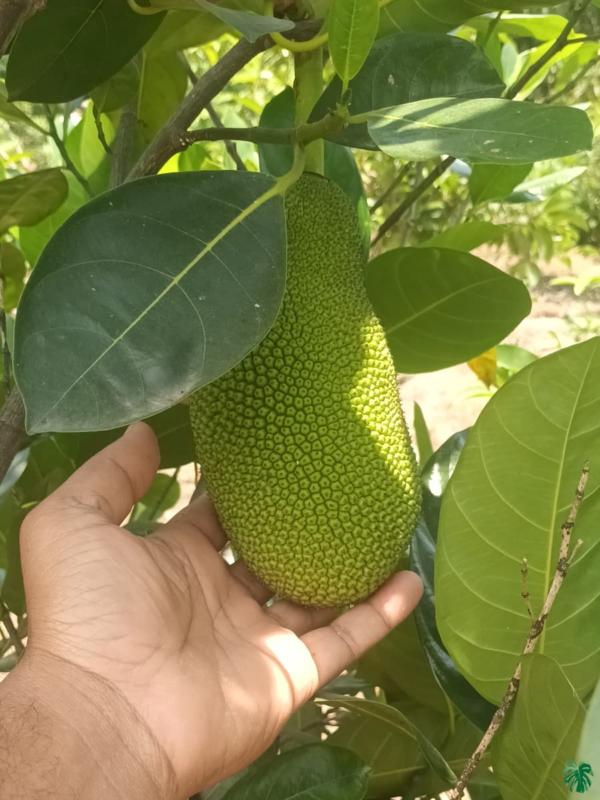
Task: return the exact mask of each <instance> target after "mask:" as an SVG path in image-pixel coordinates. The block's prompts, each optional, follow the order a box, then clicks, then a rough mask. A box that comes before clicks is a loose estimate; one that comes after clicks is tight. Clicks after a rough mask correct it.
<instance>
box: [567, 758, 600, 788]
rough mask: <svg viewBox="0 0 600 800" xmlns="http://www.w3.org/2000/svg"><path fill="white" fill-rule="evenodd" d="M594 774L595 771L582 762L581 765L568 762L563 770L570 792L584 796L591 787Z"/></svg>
mask: <svg viewBox="0 0 600 800" xmlns="http://www.w3.org/2000/svg"><path fill="white" fill-rule="evenodd" d="M593 774H594V771H593V770H592V768H591V766H590V765H589V764H586V763H585V762H584V761H580V762H579V764H578V763H577V762H576V761H567V764H566V766H565V768H564V769H563V775H564V778H563V780H564V782H565V783H566V784H567V786H568V787H569V791H570V792H573V791H575V792H577V793H578V794H583V793H584V792H587V790H588V789H589V788H590V787H591V785H592V779H591V778H590V775H593Z"/></svg>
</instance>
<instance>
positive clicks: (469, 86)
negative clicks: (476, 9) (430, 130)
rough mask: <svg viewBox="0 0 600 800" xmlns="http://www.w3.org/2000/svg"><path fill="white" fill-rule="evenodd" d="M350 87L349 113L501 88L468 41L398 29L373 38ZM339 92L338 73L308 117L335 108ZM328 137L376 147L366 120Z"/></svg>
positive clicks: (485, 94) (479, 94) (493, 92)
mask: <svg viewBox="0 0 600 800" xmlns="http://www.w3.org/2000/svg"><path fill="white" fill-rule="evenodd" d="M383 11H384V12H385V9H383ZM349 86H350V89H351V90H352V100H351V104H350V113H352V114H363V113H365V112H367V111H372V110H373V109H375V108H383V107H387V106H394V105H402V104H403V103H412V102H414V101H417V100H425V99H427V98H430V97H447V96H449V95H451V96H452V97H462V98H465V99H466V98H471V97H497V96H498V95H500V94H501V93H502V91H503V89H504V84H503V83H502V82H501V81H500V79H499V78H498V74H497V72H496V70H495V69H494V68H493V66H492V65H491V64H490V63H489V61H488V60H487V59H486V58H485V56H483V55H482V54H481V52H480V51H479V50H478V49H477V48H476V47H474V46H473V45H472V44H470V43H469V42H465V41H464V40H463V39H458V38H456V37H453V36H444V35H442V34H427V33H422V34H402V33H399V34H396V35H395V36H388V37H386V38H385V39H382V40H381V41H379V42H376V43H375V45H374V46H373V49H372V50H371V52H370V54H369V56H368V58H367V60H366V61H365V64H364V66H363V68H362V69H361V70H360V72H359V73H358V75H357V76H356V77H355V78H354V79H353V80H351V81H350V84H349ZM341 90H342V83H341V81H340V79H339V78H338V77H337V76H336V77H335V78H334V79H333V80H332V81H331V83H330V84H329V86H328V87H327V89H326V90H325V92H324V93H323V95H322V97H321V99H320V100H319V102H318V103H317V105H316V106H315V110H314V112H313V113H312V115H311V119H313V120H315V119H319V118H320V117H322V116H323V115H324V114H326V113H327V111H328V110H329V109H333V108H335V104H336V103H337V102H339V100H340V98H341ZM375 100H376V101H377V104H375ZM332 138H333V139H334V140H335V141H336V142H339V143H340V144H345V145H348V146H350V147H363V148H366V149H371V150H375V149H377V146H376V145H375V144H374V142H373V140H372V139H371V137H370V135H369V132H368V130H367V125H366V123H364V124H361V125H350V126H349V127H348V128H346V130H345V131H343V132H342V133H340V134H338V135H337V136H335V137H332Z"/></svg>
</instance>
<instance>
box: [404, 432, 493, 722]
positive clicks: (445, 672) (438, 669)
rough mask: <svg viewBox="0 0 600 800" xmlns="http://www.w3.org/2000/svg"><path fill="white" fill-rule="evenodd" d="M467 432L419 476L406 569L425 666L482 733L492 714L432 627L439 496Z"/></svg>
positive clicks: (454, 439) (452, 440)
mask: <svg viewBox="0 0 600 800" xmlns="http://www.w3.org/2000/svg"><path fill="white" fill-rule="evenodd" d="M467 433H468V431H461V432H460V433H455V434H454V435H453V436H451V437H450V439H448V440H447V441H446V442H444V444H443V445H442V446H441V447H440V448H439V450H437V451H436V452H435V453H434V455H433V456H432V458H431V459H430V460H429V461H428V462H427V464H426V465H425V468H424V469H423V472H422V484H423V507H422V513H421V518H420V520H419V523H418V525H417V530H416V531H415V535H414V537H413V540H412V542H411V546H410V568H411V569H412V570H414V571H415V572H416V573H417V574H418V575H420V577H421V580H422V581H423V585H424V593H423V598H422V600H421V602H420V603H419V605H418V606H417V608H416V609H415V620H416V623H417V628H418V631H419V635H420V637H421V642H422V643H423V647H424V649H425V653H426V655H427V658H428V659H429V665H430V667H431V669H432V670H433V674H434V675H435V677H436V678H437V680H438V683H439V684H440V686H441V687H442V689H443V690H444V691H445V692H446V694H447V695H448V697H449V698H450V700H451V701H452V702H453V703H454V705H455V706H456V707H457V708H458V709H459V710H460V711H461V713H462V714H464V715H465V717H467V719H469V720H470V721H471V722H472V723H473V724H474V725H476V726H477V727H479V728H480V729H481V730H485V729H486V728H487V726H488V725H489V723H490V721H491V719H492V716H493V714H494V711H495V707H494V706H492V705H491V704H490V703H488V702H487V700H484V699H483V697H481V695H479V694H478V693H477V692H476V691H475V689H473V687H472V686H471V685H470V684H469V683H468V682H467V681H466V680H465V678H463V676H462V675H461V674H460V672H459V671H458V669H457V667H456V664H455V663H454V662H453V661H452V659H451V658H450V656H449V655H448V652H447V650H446V648H445V647H444V645H443V644H442V640H441V638H440V635H439V633H438V630H437V627H436V623H435V596H434V588H433V587H434V556H435V549H436V545H437V532H438V522H439V516H440V507H441V502H442V494H443V492H444V490H445V488H446V486H447V484H448V481H449V480H450V476H451V475H452V473H453V472H454V468H455V467H456V464H457V462H458V458H459V456H460V454H461V452H462V449H463V447H464V444H465V442H466V440H467Z"/></svg>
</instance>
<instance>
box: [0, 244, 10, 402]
mask: <svg viewBox="0 0 600 800" xmlns="http://www.w3.org/2000/svg"><path fill="white" fill-rule="evenodd" d="M4 281H5V277H4V271H3V269H2V244H0V347H1V349H2V391H3V394H4V397H5V398H6V397H8V395H9V394H10V367H11V359H10V350H9V349H8V336H7V335H6V309H5V307H4Z"/></svg>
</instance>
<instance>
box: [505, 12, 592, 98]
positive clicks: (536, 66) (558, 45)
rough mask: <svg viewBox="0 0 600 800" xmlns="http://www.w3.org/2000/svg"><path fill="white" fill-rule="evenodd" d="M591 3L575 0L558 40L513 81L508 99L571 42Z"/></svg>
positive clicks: (515, 94) (507, 94) (508, 92)
mask: <svg viewBox="0 0 600 800" xmlns="http://www.w3.org/2000/svg"><path fill="white" fill-rule="evenodd" d="M590 3H591V0H575V3H574V4H573V11H572V13H571V14H570V15H569V20H568V22H567V24H566V25H565V27H564V28H563V29H562V31H561V32H560V34H559V35H558V36H557V37H556V41H555V42H554V44H553V45H552V47H551V48H550V49H549V50H547V51H546V52H545V53H544V54H543V55H541V56H540V57H539V58H538V60H537V61H534V63H533V64H532V65H531V66H530V67H529V69H528V70H527V71H526V72H525V74H524V75H522V76H521V77H520V78H519V80H518V81H516V82H515V83H513V85H512V86H511V87H510V88H509V89H508V91H507V92H506V93H505V95H504V97H505V98H506V99H507V100H512V99H513V98H514V97H516V96H517V95H518V94H519V92H520V91H521V89H522V88H523V87H524V86H526V85H527V84H528V83H529V81H530V80H531V79H532V78H533V77H535V76H536V75H537V73H538V72H539V71H540V70H541V69H542V67H544V66H546V64H547V63H548V62H549V61H550V59H551V58H552V57H553V56H555V55H556V53H559V52H560V51H561V50H562V49H563V48H564V47H566V46H567V45H568V44H571V42H569V41H568V39H569V34H570V33H571V31H572V30H573V28H574V27H575V25H576V24H577V21H578V20H579V18H580V17H581V15H582V14H583V13H584V11H585V10H586V8H587V7H588V6H589V4H590ZM575 41H577V40H575Z"/></svg>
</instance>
